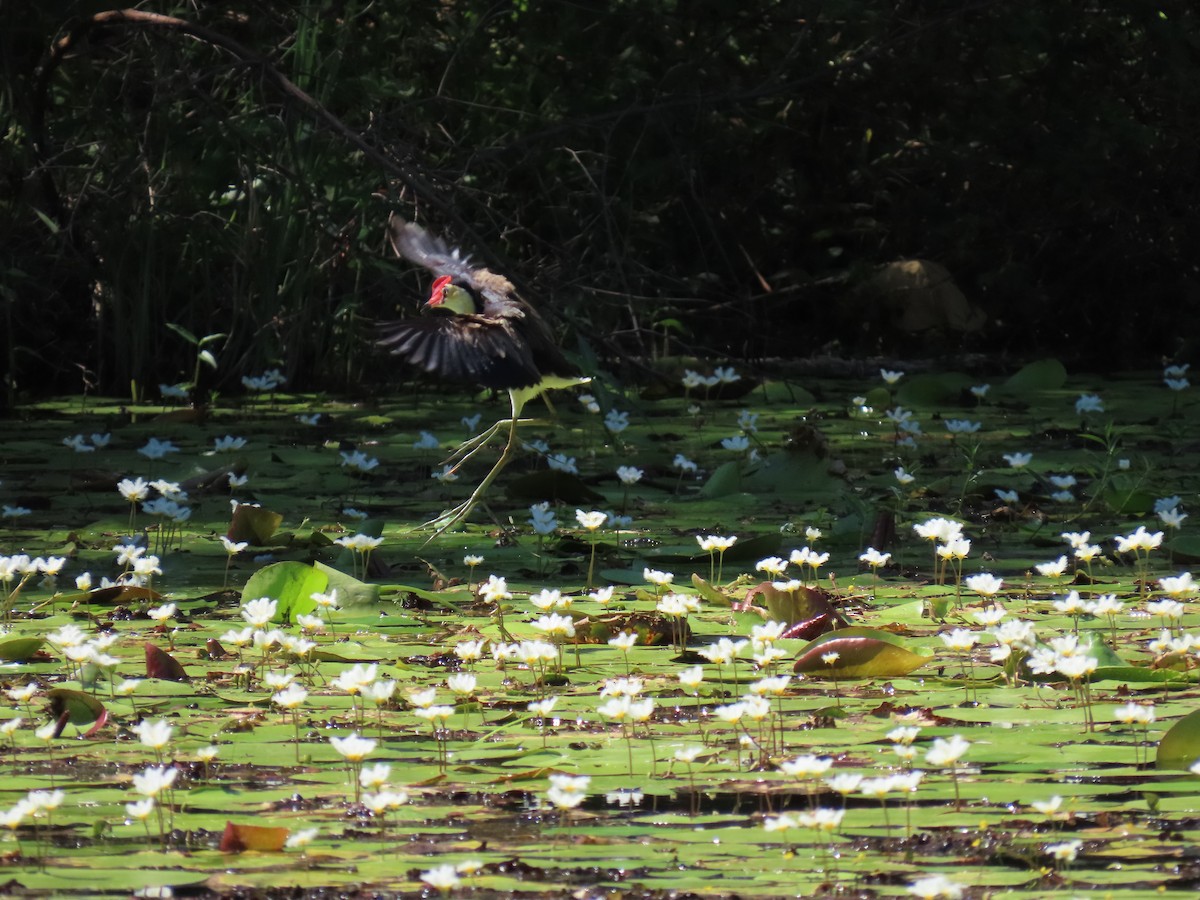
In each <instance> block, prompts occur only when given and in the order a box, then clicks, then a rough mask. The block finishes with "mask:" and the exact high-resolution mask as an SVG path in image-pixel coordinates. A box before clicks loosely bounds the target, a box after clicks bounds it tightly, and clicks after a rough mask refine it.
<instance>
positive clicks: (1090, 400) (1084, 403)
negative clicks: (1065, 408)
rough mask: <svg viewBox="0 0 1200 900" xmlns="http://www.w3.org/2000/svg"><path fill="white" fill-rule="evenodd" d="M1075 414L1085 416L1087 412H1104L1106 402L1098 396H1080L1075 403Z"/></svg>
mask: <svg viewBox="0 0 1200 900" xmlns="http://www.w3.org/2000/svg"><path fill="white" fill-rule="evenodd" d="M1075 412H1076V414H1077V415H1083V414H1084V413H1087V412H1104V401H1103V400H1101V399H1100V397H1099V396H1098V395H1096V394H1080V395H1079V399H1078V400H1076V401H1075Z"/></svg>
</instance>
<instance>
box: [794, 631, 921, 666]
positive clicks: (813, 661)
mask: <svg viewBox="0 0 1200 900" xmlns="http://www.w3.org/2000/svg"><path fill="white" fill-rule="evenodd" d="M833 653H836V654H837V657H836V659H834V660H833V661H832V662H826V660H825V659H822V657H828V656H829V654H833ZM932 658H933V657H932V656H922V655H920V654H918V653H915V652H913V651H912V650H909V649H907V648H906V647H904V646H903V645H902V643H901V642H900V640H899V639H897V638H896V637H895V636H894V635H890V634H887V633H886V632H876V631H874V630H873V629H859V628H851V629H842V630H840V631H831V632H829V633H828V634H826V635H823V636H822V637H820V638H817V639H816V640H815V641H813V642H812V643H810V644H809V645H808V646H807V647H805V648H804V650H803V651H802V652H801V653H800V656H799V657H798V658H797V659H796V662H795V665H794V666H793V671H794V672H796V673H798V674H806V675H819V674H824V675H827V676H829V677H832V678H895V677H898V676H901V675H907V674H908V673H909V672H911V671H913V670H914V669H916V668H918V667H920V666H923V665H925V663H927V662H929V661H930V660H931V659H932Z"/></svg>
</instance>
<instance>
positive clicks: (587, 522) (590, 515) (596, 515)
mask: <svg viewBox="0 0 1200 900" xmlns="http://www.w3.org/2000/svg"><path fill="white" fill-rule="evenodd" d="M607 518H608V515H607V514H605V513H603V512H599V511H596V510H593V511H592V512H584V511H583V510H582V509H577V510H575V521H577V522H578V523H579V524H580V526H582V527H583V528H584V529H586V530H587V531H595V530H596V529H597V528H599V527H600V526H601V525H603V524H604V522H605V520H606V519H607Z"/></svg>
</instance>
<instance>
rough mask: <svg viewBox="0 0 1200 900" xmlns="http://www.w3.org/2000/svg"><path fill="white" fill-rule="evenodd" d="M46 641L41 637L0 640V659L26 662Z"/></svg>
mask: <svg viewBox="0 0 1200 900" xmlns="http://www.w3.org/2000/svg"><path fill="white" fill-rule="evenodd" d="M44 643H46V641H45V640H44V639H43V638H40V637H24V638H10V639H9V640H7V641H0V660H4V661H5V662H26V661H27V660H29V659H32V658H33V656H34V655H35V654H36V653H37V652H38V650H40V649H41V647H42V644H44Z"/></svg>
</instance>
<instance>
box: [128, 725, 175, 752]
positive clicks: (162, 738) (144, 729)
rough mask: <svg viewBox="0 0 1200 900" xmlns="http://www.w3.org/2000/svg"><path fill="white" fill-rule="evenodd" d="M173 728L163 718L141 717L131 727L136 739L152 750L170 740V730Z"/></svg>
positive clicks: (161, 746) (159, 748)
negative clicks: (140, 719) (141, 718)
mask: <svg viewBox="0 0 1200 900" xmlns="http://www.w3.org/2000/svg"><path fill="white" fill-rule="evenodd" d="M174 730H175V729H174V728H173V727H172V726H171V725H169V724H168V723H167V722H166V721H165V720H164V719H158V720H154V721H152V720H150V719H143V720H142V721H140V722H138V723H137V725H135V726H134V727H133V732H134V734H136V735H137V736H138V739H139V740H140V741H141V742H142V743H143V744H145V745H146V746H147V747H149V748H151V749H152V750H161V749H162V748H163V747H165V746H166V745H167V744H168V743H170V740H171V732H172V731H174Z"/></svg>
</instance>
